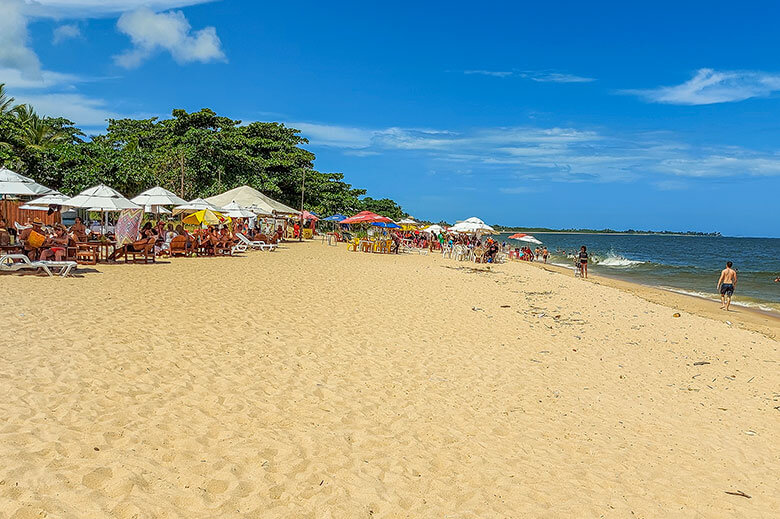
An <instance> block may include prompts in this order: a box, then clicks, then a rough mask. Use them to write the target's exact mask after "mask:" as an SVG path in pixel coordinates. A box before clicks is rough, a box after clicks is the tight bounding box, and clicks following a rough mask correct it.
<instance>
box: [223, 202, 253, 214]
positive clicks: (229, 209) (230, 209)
mask: <svg viewBox="0 0 780 519" xmlns="http://www.w3.org/2000/svg"><path fill="white" fill-rule="evenodd" d="M220 212H221V213H222V214H226V215H228V216H229V217H231V218H254V217H255V216H256V215H255V213H253V212H252V211H250V210H249V209H247V208H245V207H241V206H240V205H238V204H237V203H236V202H235V200H234V201H233V202H230V203H229V204H228V205H226V206H224V207H223V208H222V209H221V210H220Z"/></svg>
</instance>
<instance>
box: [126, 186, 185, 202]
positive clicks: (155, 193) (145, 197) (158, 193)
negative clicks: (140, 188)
mask: <svg viewBox="0 0 780 519" xmlns="http://www.w3.org/2000/svg"><path fill="white" fill-rule="evenodd" d="M130 201H131V202H133V203H134V204H138V205H144V206H162V205H182V204H186V203H187V201H186V200H184V199H183V198H179V197H178V196H176V194H174V193H171V192H170V191H168V190H167V189H165V188H163V187H160V186H155V187H153V188H151V189H147V190H146V191H144V192H143V193H141V194H140V195H138V196H137V197H135V198H133V199H132V200H130Z"/></svg>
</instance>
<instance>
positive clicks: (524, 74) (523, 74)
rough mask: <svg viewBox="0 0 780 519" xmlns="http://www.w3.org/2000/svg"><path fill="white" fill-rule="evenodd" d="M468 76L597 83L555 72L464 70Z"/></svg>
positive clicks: (589, 79)
mask: <svg viewBox="0 0 780 519" xmlns="http://www.w3.org/2000/svg"><path fill="white" fill-rule="evenodd" d="M463 73H464V74H466V75H480V76H492V77H499V78H505V77H519V78H522V79H529V80H531V81H536V82H537V83H590V82H591V81H596V80H595V79H594V78H590V77H584V76H577V75H574V74H566V73H563V72H555V71H550V70H519V71H518V70H513V71H507V70H464V71H463Z"/></svg>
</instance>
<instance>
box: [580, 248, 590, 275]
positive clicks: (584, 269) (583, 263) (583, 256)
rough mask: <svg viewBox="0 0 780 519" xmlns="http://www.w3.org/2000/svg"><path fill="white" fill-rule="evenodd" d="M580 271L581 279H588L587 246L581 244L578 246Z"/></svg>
mask: <svg viewBox="0 0 780 519" xmlns="http://www.w3.org/2000/svg"><path fill="white" fill-rule="evenodd" d="M578 257H579V260H580V272H581V273H582V274H581V276H582V278H583V279H588V248H587V247H585V245H583V246H582V247H580V254H579V256H578Z"/></svg>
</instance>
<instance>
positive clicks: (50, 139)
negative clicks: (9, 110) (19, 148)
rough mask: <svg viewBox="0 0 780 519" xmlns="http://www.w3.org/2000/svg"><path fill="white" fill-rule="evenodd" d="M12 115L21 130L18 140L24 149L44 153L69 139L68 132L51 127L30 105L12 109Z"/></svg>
mask: <svg viewBox="0 0 780 519" xmlns="http://www.w3.org/2000/svg"><path fill="white" fill-rule="evenodd" d="M13 114H14V117H16V119H17V120H18V121H19V124H20V126H21V129H22V132H21V135H20V136H19V140H20V141H21V143H22V145H23V146H24V147H25V148H26V149H32V150H38V151H44V150H48V149H50V148H53V147H54V146H56V145H58V144H60V143H61V142H63V141H66V140H68V139H69V138H70V135H69V134H68V132H66V131H63V130H60V129H57V128H55V127H53V126H52V125H51V124H49V123H48V122H47V121H46V119H43V118H41V117H40V116H39V115H38V114H37V113H35V110H34V109H33V108H32V107H31V106H30V105H18V106H16V107H14V110H13Z"/></svg>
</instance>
